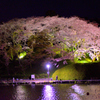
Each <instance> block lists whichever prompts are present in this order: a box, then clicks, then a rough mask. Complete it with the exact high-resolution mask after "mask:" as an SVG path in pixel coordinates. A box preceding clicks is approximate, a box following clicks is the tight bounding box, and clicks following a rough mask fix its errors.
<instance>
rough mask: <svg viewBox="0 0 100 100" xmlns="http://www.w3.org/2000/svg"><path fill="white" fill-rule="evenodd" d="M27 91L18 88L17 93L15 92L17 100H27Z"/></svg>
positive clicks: (21, 87)
mask: <svg viewBox="0 0 100 100" xmlns="http://www.w3.org/2000/svg"><path fill="white" fill-rule="evenodd" d="M26 97H27V91H26V89H25V87H24V86H17V87H16V92H15V97H13V98H15V99H16V100H26V99H27V98H26Z"/></svg>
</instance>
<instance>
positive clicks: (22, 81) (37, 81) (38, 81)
mask: <svg viewBox="0 0 100 100" xmlns="http://www.w3.org/2000/svg"><path fill="white" fill-rule="evenodd" d="M57 83H59V84H60V83H62V84H64V83H70V84H97V83H100V79H98V80H52V79H48V78H45V79H35V80H29V79H20V80H14V81H13V80H10V81H0V84H5V85H9V84H57Z"/></svg>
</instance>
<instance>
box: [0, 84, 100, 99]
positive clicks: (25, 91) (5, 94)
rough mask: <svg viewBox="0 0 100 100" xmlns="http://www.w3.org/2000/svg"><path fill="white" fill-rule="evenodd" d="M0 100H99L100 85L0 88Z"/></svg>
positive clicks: (33, 85)
mask: <svg viewBox="0 0 100 100" xmlns="http://www.w3.org/2000/svg"><path fill="white" fill-rule="evenodd" d="M87 92H89V95H87V94H86V93H87ZM0 100H100V84H97V85H82V84H52V85H51V84H47V85H35V84H32V85H17V86H0Z"/></svg>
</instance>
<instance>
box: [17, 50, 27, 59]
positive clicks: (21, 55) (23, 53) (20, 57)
mask: <svg viewBox="0 0 100 100" xmlns="http://www.w3.org/2000/svg"><path fill="white" fill-rule="evenodd" d="M25 56H26V52H25V51H24V52H22V53H20V54H19V56H18V58H19V59H22V58H24V57H25Z"/></svg>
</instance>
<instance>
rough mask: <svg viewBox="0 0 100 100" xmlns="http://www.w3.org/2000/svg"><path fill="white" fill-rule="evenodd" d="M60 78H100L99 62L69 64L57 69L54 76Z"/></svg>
mask: <svg viewBox="0 0 100 100" xmlns="http://www.w3.org/2000/svg"><path fill="white" fill-rule="evenodd" d="M56 76H58V80H60V79H61V80H82V79H98V78H100V67H99V63H92V64H69V65H66V66H64V67H62V68H60V69H58V70H56V71H55V72H54V73H53V75H52V78H53V80H55V79H56Z"/></svg>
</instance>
